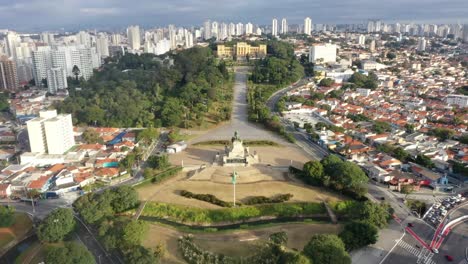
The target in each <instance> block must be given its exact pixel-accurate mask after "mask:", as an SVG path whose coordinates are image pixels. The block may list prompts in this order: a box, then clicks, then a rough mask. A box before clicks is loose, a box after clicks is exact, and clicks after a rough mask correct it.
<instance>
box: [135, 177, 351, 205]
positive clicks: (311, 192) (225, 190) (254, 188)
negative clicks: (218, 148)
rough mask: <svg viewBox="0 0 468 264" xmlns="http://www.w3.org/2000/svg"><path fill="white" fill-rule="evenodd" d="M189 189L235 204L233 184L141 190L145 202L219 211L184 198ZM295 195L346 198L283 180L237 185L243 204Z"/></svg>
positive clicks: (311, 199) (302, 198) (185, 183)
mask: <svg viewBox="0 0 468 264" xmlns="http://www.w3.org/2000/svg"><path fill="white" fill-rule="evenodd" d="M181 190H188V191H190V192H193V193H197V194H212V195H214V196H216V197H217V198H219V199H221V200H223V201H226V202H228V201H232V199H233V187H232V184H222V183H213V182H210V181H188V180H184V181H176V182H173V183H171V184H170V185H165V186H164V187H159V186H155V187H154V189H153V188H151V186H148V187H144V188H142V189H139V190H138V192H139V193H140V197H141V198H142V199H144V198H146V199H150V200H152V201H157V202H164V203H172V204H179V205H186V206H193V207H200V208H219V207H218V206H216V205H213V204H210V203H207V202H203V201H198V200H195V199H188V198H185V197H182V196H181V195H180V194H179V192H180V191H181ZM286 193H291V194H293V195H294V196H293V198H292V199H291V200H289V202H322V201H330V202H333V201H339V200H343V197H341V196H339V195H336V194H333V193H329V192H325V191H323V190H322V189H320V188H317V187H311V186H304V185H301V184H299V183H293V182H284V181H265V182H257V183H252V184H237V185H236V200H237V201H240V202H242V201H244V200H246V199H247V198H249V197H252V196H266V197H273V196H276V195H278V194H286Z"/></svg>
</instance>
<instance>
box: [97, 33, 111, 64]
mask: <svg viewBox="0 0 468 264" xmlns="http://www.w3.org/2000/svg"><path fill="white" fill-rule="evenodd" d="M96 48H97V52H98V54H99V56H100V57H101V58H103V57H109V40H108V39H107V35H105V34H99V36H98V37H97V39H96Z"/></svg>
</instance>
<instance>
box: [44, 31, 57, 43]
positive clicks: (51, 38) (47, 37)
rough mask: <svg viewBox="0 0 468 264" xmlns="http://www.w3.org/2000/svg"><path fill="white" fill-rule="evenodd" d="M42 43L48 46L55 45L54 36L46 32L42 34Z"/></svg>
mask: <svg viewBox="0 0 468 264" xmlns="http://www.w3.org/2000/svg"><path fill="white" fill-rule="evenodd" d="M41 42H43V43H46V44H48V45H53V44H55V38H54V34H51V33H48V32H44V33H42V34H41Z"/></svg>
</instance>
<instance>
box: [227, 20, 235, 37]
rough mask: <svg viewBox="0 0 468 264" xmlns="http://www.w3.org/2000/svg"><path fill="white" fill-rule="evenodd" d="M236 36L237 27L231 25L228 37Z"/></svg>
mask: <svg viewBox="0 0 468 264" xmlns="http://www.w3.org/2000/svg"><path fill="white" fill-rule="evenodd" d="M235 35H236V25H235V24H234V23H229V31H228V37H231V36H235Z"/></svg>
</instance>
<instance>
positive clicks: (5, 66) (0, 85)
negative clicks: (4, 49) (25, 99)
mask: <svg viewBox="0 0 468 264" xmlns="http://www.w3.org/2000/svg"><path fill="white" fill-rule="evenodd" d="M18 87H19V82H18V72H17V69H16V63H15V62H14V61H13V60H11V59H8V57H6V56H0V90H7V91H14V90H16V89H17V88H18Z"/></svg>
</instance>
